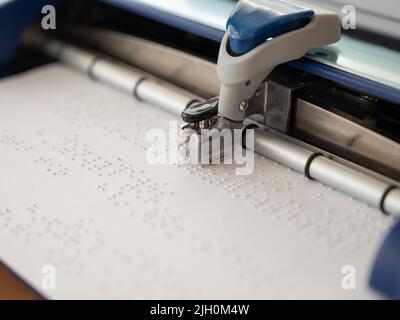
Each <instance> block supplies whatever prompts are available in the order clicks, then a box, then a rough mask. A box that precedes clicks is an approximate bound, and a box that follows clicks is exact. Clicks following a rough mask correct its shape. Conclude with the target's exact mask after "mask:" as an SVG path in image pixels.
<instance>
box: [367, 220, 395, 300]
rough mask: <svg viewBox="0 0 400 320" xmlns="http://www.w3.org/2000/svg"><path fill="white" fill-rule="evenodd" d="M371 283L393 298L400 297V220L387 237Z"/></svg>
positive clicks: (377, 259)
mask: <svg viewBox="0 0 400 320" xmlns="http://www.w3.org/2000/svg"><path fill="white" fill-rule="evenodd" d="M370 285H371V287H373V288H374V289H375V290H378V291H379V292H380V293H382V294H384V295H385V296H387V297H389V298H392V299H400V222H398V223H397V224H396V225H395V226H394V227H393V229H392V230H391V231H390V233H389V235H388V236H387V238H386V239H385V241H384V243H383V245H382V247H381V249H380V250H379V253H378V255H377V257H376V260H375V264H374V266H373V269H372V273H371V279H370Z"/></svg>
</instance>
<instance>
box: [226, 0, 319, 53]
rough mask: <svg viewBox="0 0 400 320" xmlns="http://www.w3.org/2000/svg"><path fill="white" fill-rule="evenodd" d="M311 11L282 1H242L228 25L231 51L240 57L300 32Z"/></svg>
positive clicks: (312, 13)
mask: <svg viewBox="0 0 400 320" xmlns="http://www.w3.org/2000/svg"><path fill="white" fill-rule="evenodd" d="M313 16H314V11H313V10H310V9H307V8H305V7H302V6H299V5H297V4H293V3H291V2H289V1H284V0H242V1H240V2H239V3H238V5H237V6H236V8H235V9H234V10H233V12H232V14H231V16H230V17H229V19H228V22H227V27H226V28H227V31H228V34H229V36H230V49H231V51H232V52H233V53H234V54H237V55H241V54H244V53H247V52H249V51H250V50H252V49H254V48H255V47H257V46H258V45H260V44H261V43H263V42H265V41H266V40H267V39H269V38H274V37H277V36H279V35H282V34H284V33H287V32H289V31H293V30H296V29H300V28H302V27H304V26H305V25H307V24H308V23H309V22H310V19H311V18H312V17H313Z"/></svg>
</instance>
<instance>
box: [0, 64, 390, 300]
mask: <svg viewBox="0 0 400 320" xmlns="http://www.w3.org/2000/svg"><path fill="white" fill-rule="evenodd" d="M172 119H173V116H171V115H169V114H167V113H164V112H163V111H161V110H159V109H157V108H155V107H152V106H150V105H146V104H143V103H139V102H137V101H135V100H134V99H133V97H130V96H127V95H125V94H124V93H120V92H118V91H115V90H114V89H111V88H108V87H106V86H104V85H102V84H99V83H95V82H92V81H91V80H90V79H88V78H86V77H85V76H83V75H81V74H79V73H77V72H75V71H73V70H70V69H68V68H67V67H64V66H62V65H58V64H54V65H50V66H46V67H42V68H40V69H36V70H33V71H31V72H28V73H26V74H22V75H18V76H15V77H12V78H9V79H5V80H2V81H0V155H1V157H0V258H1V259H2V260H3V261H4V262H6V263H7V264H8V265H9V266H11V267H12V268H13V270H15V271H16V272H17V273H18V274H19V275H21V276H22V277H23V278H24V279H25V280H26V281H27V282H28V283H29V284H31V285H32V286H33V287H34V288H35V289H37V290H38V291H39V292H40V293H42V294H43V295H45V296H46V297H49V298H59V299H60V298H79V299H80V298H82V299H83V298H127V299H131V298H132V299H134V298H169V299H180V298H210V299H214V298H224V299H229V298H240V299H242V298H255V299H264V298H371V297H375V294H374V293H373V292H372V291H371V290H370V289H368V285H367V279H368V275H369V271H370V270H369V269H370V266H371V263H372V260H373V258H374V256H375V253H376V250H377V248H378V246H379V245H380V242H381V240H382V238H383V236H384V234H385V232H386V231H387V229H388V227H389V226H390V225H391V223H392V220H391V219H390V218H388V217H384V216H383V215H381V214H380V213H379V212H378V211H377V210H375V209H372V208H370V207H368V206H366V205H365V204H363V203H360V202H358V201H356V200H354V199H351V198H349V197H348V196H346V195H343V194H341V193H338V192H336V191H334V190H332V189H330V188H328V187H326V186H323V185H321V184H319V183H317V182H315V181H309V180H307V179H306V178H305V177H303V176H302V175H300V174H297V173H296V172H294V171H291V170H289V169H287V168H285V167H283V166H281V165H278V164H276V163H273V162H271V161H270V160H268V159H265V158H261V157H259V156H256V169H255V172H254V174H252V175H250V176H236V175H235V174H234V172H235V171H234V168H233V167H232V166H222V165H221V166H213V167H196V166H192V167H187V166H183V167H177V166H172V165H156V166H151V165H149V164H148V163H147V161H146V157H145V150H146V147H148V145H149V143H147V142H146V140H145V135H146V132H147V131H148V129H151V128H162V129H166V128H167V127H168V121H169V120H172ZM344 265H351V266H353V267H354V268H355V270H356V290H344V289H343V288H342V279H343V276H344V275H343V274H342V273H341V271H342V267H343V266H344ZM47 266H52V267H54V271H55V275H56V277H55V280H56V287H55V289H51V288H50V289H49V288H48V287H46V286H44V287H43V279H44V277H46V276H48V275H49V274H48V273H47V271H48V269H46V268H47ZM46 279H47V278H46ZM46 283H47V282H45V284H46Z"/></svg>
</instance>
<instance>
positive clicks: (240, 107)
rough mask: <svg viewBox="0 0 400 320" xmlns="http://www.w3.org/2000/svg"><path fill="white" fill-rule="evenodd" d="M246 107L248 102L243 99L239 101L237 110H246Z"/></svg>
mask: <svg viewBox="0 0 400 320" xmlns="http://www.w3.org/2000/svg"><path fill="white" fill-rule="evenodd" d="M248 107H249V103H248V102H247V101H246V100H244V101H242V102H241V103H240V105H239V110H240V111H241V112H245V111H246V110H247V108H248Z"/></svg>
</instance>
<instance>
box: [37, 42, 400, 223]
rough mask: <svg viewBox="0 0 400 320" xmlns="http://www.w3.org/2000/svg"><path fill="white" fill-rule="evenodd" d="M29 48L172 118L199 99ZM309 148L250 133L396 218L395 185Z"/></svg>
mask: <svg viewBox="0 0 400 320" xmlns="http://www.w3.org/2000/svg"><path fill="white" fill-rule="evenodd" d="M30 44H31V46H33V47H36V48H40V49H42V50H43V51H44V52H46V53H47V54H48V55H49V56H51V57H53V58H56V59H60V60H61V61H63V62H65V63H67V64H69V65H72V66H74V67H75V68H77V69H79V70H81V71H83V72H85V73H87V74H88V75H89V76H91V77H92V78H93V79H95V80H97V81H100V82H104V83H107V84H109V85H111V86H113V87H116V88H118V89H121V90H123V91H125V92H128V93H129V94H132V95H134V96H135V97H136V98H137V99H139V100H142V101H144V102H147V103H150V104H153V105H156V106H158V107H160V108H162V109H164V110H165V111H167V112H170V113H172V114H174V115H176V116H180V115H181V113H182V111H183V110H184V109H185V108H186V107H187V106H188V105H190V104H191V103H193V102H194V101H199V100H200V101H201V100H202V99H201V98H199V97H198V96H196V95H193V94H192V93H190V92H188V91H185V90H182V89H180V88H178V87H176V86H173V85H170V84H168V83H166V82H165V81H161V80H158V79H156V78H154V77H151V76H148V75H146V74H145V73H143V72H141V71H139V70H137V69H135V68H133V67H131V66H129V65H122V64H119V63H117V62H115V61H112V60H108V59H103V58H99V57H98V56H96V55H95V54H92V53H89V52H86V51H84V50H81V49H79V48H76V47H73V46H69V45H66V44H64V43H63V42H60V41H58V40H47V39H46V38H45V37H39V38H36V39H35V40H34V41H31V42H30ZM310 149H311V148H310ZM310 149H308V148H307V147H303V146H300V145H298V144H296V143H294V142H291V141H290V140H289V139H285V138H282V137H280V136H279V135H275V134H273V133H271V132H267V131H265V130H261V129H256V130H255V133H254V151H255V152H257V153H259V154H261V155H263V156H265V157H267V158H270V159H271V160H273V161H276V162H279V163H281V164H283V165H286V166H288V167H290V168H292V169H294V170H296V171H298V172H300V173H303V174H305V175H306V176H308V177H309V178H312V179H315V180H318V181H320V182H323V183H325V184H327V185H329V186H332V187H334V188H335V189H337V190H339V191H342V192H344V193H345V194H348V195H350V196H353V197H355V198H357V199H359V200H362V201H364V202H366V203H368V204H370V205H372V206H374V207H376V208H379V209H381V210H382V211H383V212H384V213H386V214H390V215H397V216H400V189H399V188H398V184H397V183H396V184H395V185H392V184H390V183H389V182H388V180H387V179H385V178H383V177H382V176H380V175H379V174H375V175H374V176H372V175H368V174H367V173H364V172H361V171H358V170H356V169H353V168H350V167H348V166H346V165H344V164H341V163H339V162H337V161H335V160H333V159H330V158H328V157H326V156H324V155H323V154H320V153H316V152H314V151H311V150H310ZM379 177H381V178H382V179H379Z"/></svg>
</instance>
